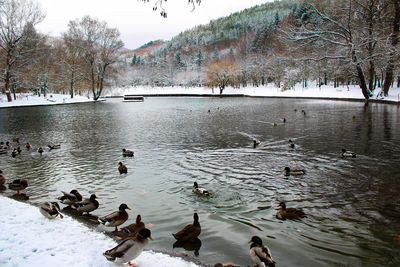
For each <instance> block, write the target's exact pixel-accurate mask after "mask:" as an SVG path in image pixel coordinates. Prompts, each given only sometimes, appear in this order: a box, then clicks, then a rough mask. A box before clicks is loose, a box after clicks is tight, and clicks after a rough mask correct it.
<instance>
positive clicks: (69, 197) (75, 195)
mask: <svg viewBox="0 0 400 267" xmlns="http://www.w3.org/2000/svg"><path fill="white" fill-rule="evenodd" d="M61 192H62V193H63V194H64V195H63V196H62V197H59V198H58V199H59V200H60V202H61V203H63V204H65V205H72V204H73V203H75V202H78V201H82V195H81V194H80V193H79V192H78V191H77V190H76V189H73V190H71V192H69V193H67V192H64V191H61Z"/></svg>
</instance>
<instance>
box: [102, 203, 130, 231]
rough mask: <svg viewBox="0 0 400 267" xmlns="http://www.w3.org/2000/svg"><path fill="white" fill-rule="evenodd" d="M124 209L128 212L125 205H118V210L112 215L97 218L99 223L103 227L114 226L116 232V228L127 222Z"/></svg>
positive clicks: (126, 214)
mask: <svg viewBox="0 0 400 267" xmlns="http://www.w3.org/2000/svg"><path fill="white" fill-rule="evenodd" d="M126 209H128V210H130V208H129V207H128V206H127V205H126V204H121V205H119V210H118V211H115V212H113V213H110V214H108V215H106V216H104V217H100V218H99V222H101V223H102V224H104V225H105V226H111V227H114V226H115V231H116V232H117V231H118V226H119V225H121V224H123V223H124V222H126V220H128V217H129V216H128V213H127V212H126Z"/></svg>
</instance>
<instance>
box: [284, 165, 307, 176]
mask: <svg viewBox="0 0 400 267" xmlns="http://www.w3.org/2000/svg"><path fill="white" fill-rule="evenodd" d="M284 170H285V176H289V175H304V174H306V171H305V170H303V169H290V168H289V167H285V169H284Z"/></svg>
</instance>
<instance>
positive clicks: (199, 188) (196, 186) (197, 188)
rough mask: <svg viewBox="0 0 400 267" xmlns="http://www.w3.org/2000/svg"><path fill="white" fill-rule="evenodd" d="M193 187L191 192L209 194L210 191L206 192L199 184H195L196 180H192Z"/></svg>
mask: <svg viewBox="0 0 400 267" xmlns="http://www.w3.org/2000/svg"><path fill="white" fill-rule="evenodd" d="M193 186H194V189H193V192H194V193H196V194H198V195H204V196H207V197H209V196H211V194H210V192H208V191H207V190H206V189H204V188H201V187H199V185H198V184H197V182H194V185H193Z"/></svg>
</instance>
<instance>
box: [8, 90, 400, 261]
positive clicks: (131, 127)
mask: <svg viewBox="0 0 400 267" xmlns="http://www.w3.org/2000/svg"><path fill="white" fill-rule="evenodd" d="M295 109H297V111H295ZM301 110H304V111H305V112H306V115H304V114H303V113H302V112H301ZM353 116H355V117H353ZM283 118H286V120H287V121H286V123H284V122H283ZM274 122H276V123H277V125H276V126H274ZM13 137H19V138H20V140H21V145H22V146H23V152H22V153H21V155H19V156H17V157H16V158H12V157H11V155H10V154H11V153H10V152H9V154H8V155H0V169H2V170H3V172H4V174H5V176H6V177H7V178H8V180H12V179H17V178H25V179H27V180H28V181H29V187H28V188H27V189H26V190H25V191H24V192H25V193H26V194H27V195H28V196H29V200H28V202H30V203H32V204H34V205H37V204H38V203H40V202H42V201H46V200H50V199H55V198H57V197H59V196H61V190H63V191H70V190H72V189H77V190H78V191H80V192H81V193H82V195H83V196H84V197H89V195H90V194H91V193H96V195H97V196H99V197H100V198H99V202H100V207H99V209H97V210H95V211H94V212H93V214H94V215H97V216H102V215H106V214H108V213H110V212H112V211H115V210H117V208H118V206H119V205H120V204H121V203H126V204H128V206H130V207H131V208H132V210H131V211H128V213H129V215H130V218H129V221H128V223H125V224H124V225H123V226H125V225H127V224H129V223H132V222H134V220H135V218H136V215H137V214H141V216H142V219H143V221H144V222H145V223H146V224H150V225H151V226H149V228H150V229H151V230H152V236H153V237H154V238H155V240H154V241H151V242H150V244H149V247H148V248H149V249H153V250H157V251H165V252H168V253H175V252H183V251H186V252H187V253H188V254H189V255H192V256H194V257H195V258H197V259H198V260H200V261H201V262H202V263H204V264H210V265H211V264H212V265H213V264H214V263H216V262H227V261H233V262H235V263H236V264H240V265H245V266H247V265H250V264H252V263H251V260H250V257H249V255H248V251H249V244H248V243H247V241H248V240H249V239H250V238H251V236H253V235H258V236H260V237H261V238H262V239H263V241H264V243H265V244H267V245H268V246H269V248H270V249H271V252H272V255H273V257H274V259H275V260H276V262H277V266H339V265H340V266H379V265H381V266H398V265H399V264H400V253H399V250H400V244H399V243H398V242H397V241H396V240H395V239H394V237H395V236H396V235H398V234H400V170H399V166H400V107H399V106H396V105H387V104H386V105H385V104H373V103H370V104H369V106H364V104H363V103H360V102H340V101H322V100H301V99H278V98H276V99H274V98H273V99H268V98H236V97H232V98H201V97H193V98H188V97H187V98H169V97H158V98H156V97H154V98H146V99H145V101H144V102H140V103H127V102H122V99H108V100H107V101H106V102H104V103H87V104H79V105H78V104H76V105H61V106H41V107H25V108H12V109H0V140H1V141H6V140H9V141H11V140H12V138H13ZM253 139H257V140H260V141H261V145H260V146H259V147H257V148H253V146H252V140H253ZM289 139H292V140H293V141H294V142H295V144H296V147H295V148H294V149H291V148H289V147H288V140H289ZM26 142H30V144H31V145H32V147H33V148H32V149H31V150H30V151H26V149H25V147H24V144H25V143H26ZM48 144H61V149H55V150H51V151H49V149H48V148H47V145H48ZM12 146H13V147H15V146H16V143H12ZM39 146H43V147H46V148H45V152H44V153H43V154H42V155H40V154H39V153H38V152H36V151H37V148H38V147H39ZM122 148H127V149H131V150H133V151H134V152H135V157H134V158H124V157H123V156H122ZM342 148H346V149H348V150H351V151H355V152H356V153H357V157H356V158H350V159H344V158H342V157H341V153H340V150H341V149H342ZM119 161H122V162H123V163H124V164H126V165H127V167H128V174H123V175H120V174H119V173H118V170H117V168H118V162H119ZM286 166H288V167H291V168H302V169H305V170H306V174H305V175H303V176H288V177H287V176H284V172H283V169H284V167H286ZM195 181H197V182H198V183H199V185H200V186H201V187H205V188H207V189H208V190H209V191H211V193H212V197H210V198H207V197H201V196H198V195H195V194H194V193H193V192H192V189H193V182H195ZM14 193H15V192H13V191H10V190H8V189H7V190H2V191H1V194H3V195H5V196H9V197H13V198H15V196H13V195H14ZM280 201H285V202H286V205H287V207H297V208H303V210H304V212H305V213H306V214H307V217H306V218H303V219H302V220H281V219H279V218H277V216H276V214H277V212H278V210H277V207H275V206H274V204H276V203H279V202H280ZM21 212H23V211H21ZM194 212H197V213H198V214H199V217H200V224H201V226H202V232H201V234H200V236H199V239H200V240H201V242H200V241H199V242H197V243H196V244H194V245H193V246H186V245H184V246H183V245H182V244H176V243H175V239H174V238H173V236H172V235H171V234H172V233H175V232H177V231H178V230H180V229H181V228H182V227H183V226H185V225H187V224H189V223H192V221H193V213H194ZM77 219H79V220H80V221H83V222H85V223H87V224H88V225H90V226H91V227H93V228H96V229H98V230H99V231H104V230H106V231H112V230H113V228H104V226H98V225H97V224H95V223H93V220H92V219H88V218H87V217H86V216H82V217H81V218H77ZM182 246H183V247H185V248H183V247H182ZM99 253H102V252H99Z"/></svg>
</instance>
